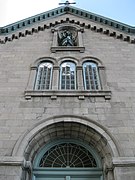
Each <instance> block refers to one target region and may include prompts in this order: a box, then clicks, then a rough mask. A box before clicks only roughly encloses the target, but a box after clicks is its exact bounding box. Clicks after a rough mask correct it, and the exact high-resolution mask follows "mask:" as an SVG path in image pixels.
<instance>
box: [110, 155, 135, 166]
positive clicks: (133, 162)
mask: <svg viewBox="0 0 135 180" xmlns="http://www.w3.org/2000/svg"><path fill="white" fill-rule="evenodd" d="M113 165H114V167H131V166H134V167H135V157H114V158H113Z"/></svg>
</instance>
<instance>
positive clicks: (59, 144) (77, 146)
mask: <svg viewBox="0 0 135 180" xmlns="http://www.w3.org/2000/svg"><path fill="white" fill-rule="evenodd" d="M41 179H44V180H48V179H49V180H52V179H53V180H58V179H60V180H72V179H73V180H74V179H79V180H82V179H86V180H103V172H102V165H101V159H100V157H99V156H98V154H97V153H96V152H95V151H94V149H92V148H91V147H90V146H89V145H88V144H85V143H83V142H80V141H78V140H74V139H61V140H56V141H53V142H50V143H48V144H46V145H45V147H44V148H43V149H42V150H41V151H40V153H39V154H38V155H37V156H36V158H35V160H34V166H33V180H41Z"/></svg>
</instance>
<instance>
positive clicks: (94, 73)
mask: <svg viewBox="0 0 135 180" xmlns="http://www.w3.org/2000/svg"><path fill="white" fill-rule="evenodd" d="M83 77H84V86H85V89H86V90H99V89H100V81H99V75H98V69H97V65H96V63H93V62H85V63H84V64H83Z"/></svg>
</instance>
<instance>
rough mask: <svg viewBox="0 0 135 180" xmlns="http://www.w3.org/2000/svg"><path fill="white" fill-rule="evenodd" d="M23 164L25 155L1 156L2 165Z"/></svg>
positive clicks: (0, 163) (0, 162)
mask: <svg viewBox="0 0 135 180" xmlns="http://www.w3.org/2000/svg"><path fill="white" fill-rule="evenodd" d="M23 164H24V158H23V157H13V156H0V166H5V165H6V166H21V165H23Z"/></svg>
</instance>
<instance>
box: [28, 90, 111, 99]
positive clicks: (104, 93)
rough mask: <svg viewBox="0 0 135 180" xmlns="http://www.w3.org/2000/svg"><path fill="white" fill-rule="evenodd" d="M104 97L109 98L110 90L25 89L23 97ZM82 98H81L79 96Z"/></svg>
mask: <svg viewBox="0 0 135 180" xmlns="http://www.w3.org/2000/svg"><path fill="white" fill-rule="evenodd" d="M82 96H83V99H85V97H104V98H105V99H106V100H109V99H111V91H108V90H100V91H87V90H82V91H81V90H68V91H67V90H65V91H64V90H46V91H42V90H26V91H25V99H27V100H30V99H31V97H55V99H57V97H78V98H79V97H82ZM81 99H82V98H81Z"/></svg>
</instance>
